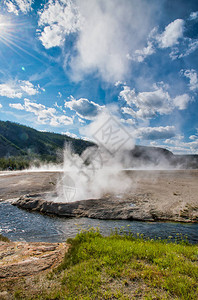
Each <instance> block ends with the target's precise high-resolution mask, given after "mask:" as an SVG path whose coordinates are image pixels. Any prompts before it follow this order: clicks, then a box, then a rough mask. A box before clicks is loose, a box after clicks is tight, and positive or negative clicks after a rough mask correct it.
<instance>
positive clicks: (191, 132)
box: [0, 0, 198, 154]
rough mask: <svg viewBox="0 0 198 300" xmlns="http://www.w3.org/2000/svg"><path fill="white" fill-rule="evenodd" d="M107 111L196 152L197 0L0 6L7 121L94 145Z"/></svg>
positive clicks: (11, 1)
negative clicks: (90, 133)
mask: <svg viewBox="0 0 198 300" xmlns="http://www.w3.org/2000/svg"><path fill="white" fill-rule="evenodd" d="M104 114H106V115H107V114H109V115H110V116H113V117H115V118H116V120H118V121H117V122H119V124H120V126H122V128H125V129H126V130H127V131H128V132H129V133H130V134H131V136H132V137H133V139H134V141H135V143H136V144H139V145H147V146H157V147H163V148H166V149H169V150H170V151H172V152H173V153H175V154H198V2H197V0H188V1H186V0H160V1H158V0H56V1H53V0H41V1H40V0H1V1H0V120H3V121H7V120H9V121H12V122H17V123H20V124H24V125H27V126H30V127H33V128H35V129H37V130H40V131H50V132H56V133H62V134H66V135H69V136H72V137H78V138H84V139H87V138H89V139H92V136H88V134H87V132H88V131H86V130H84V129H85V128H86V127H87V126H91V125H92V124H93V123H94V122H95V121H96V120H97V123H98V122H99V124H101V126H102V122H103V120H104V118H103V117H102V116H103V115H104ZM93 135H94V134H93Z"/></svg>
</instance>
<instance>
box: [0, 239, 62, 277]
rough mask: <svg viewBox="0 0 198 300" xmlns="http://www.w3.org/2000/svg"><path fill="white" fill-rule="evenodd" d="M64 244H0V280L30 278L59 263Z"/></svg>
mask: <svg viewBox="0 0 198 300" xmlns="http://www.w3.org/2000/svg"><path fill="white" fill-rule="evenodd" d="M66 249H67V245H66V244H65V243H42V242H39V243H25V242H0V280H2V279H11V278H17V277H22V276H30V275H33V274H35V273H38V272H41V271H43V270H46V269H49V268H51V267H53V266H55V265H56V264H57V263H58V262H60V261H61V260H62V258H63V256H64V253H65V251H66Z"/></svg>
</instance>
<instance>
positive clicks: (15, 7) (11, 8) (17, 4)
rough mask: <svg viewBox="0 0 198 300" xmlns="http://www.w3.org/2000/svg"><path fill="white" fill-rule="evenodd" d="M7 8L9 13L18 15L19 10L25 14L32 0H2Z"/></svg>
mask: <svg viewBox="0 0 198 300" xmlns="http://www.w3.org/2000/svg"><path fill="white" fill-rule="evenodd" d="M4 3H5V5H6V6H7V10H8V12H10V13H14V14H15V15H18V14H19V12H22V13H24V14H27V13H28V12H29V11H30V10H31V6H32V3H33V1H32V0H12V1H11V0H4Z"/></svg>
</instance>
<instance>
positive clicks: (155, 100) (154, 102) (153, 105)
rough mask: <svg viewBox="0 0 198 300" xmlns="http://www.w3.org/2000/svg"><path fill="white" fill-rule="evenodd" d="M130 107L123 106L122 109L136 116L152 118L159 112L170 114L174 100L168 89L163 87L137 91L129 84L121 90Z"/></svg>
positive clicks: (121, 95)
mask: <svg viewBox="0 0 198 300" xmlns="http://www.w3.org/2000/svg"><path fill="white" fill-rule="evenodd" d="M120 98H123V99H124V100H125V101H126V103H127V104H128V106H129V107H123V108H122V111H123V112H124V113H127V114H129V115H132V117H135V118H142V119H144V118H152V117H154V116H155V115H156V114H157V113H159V114H161V115H162V114H168V113H170V112H171V111H172V101H171V98H170V96H169V94H168V92H167V91H165V90H163V88H162V87H156V89H155V90H154V91H152V92H142V93H138V94H136V93H135V90H131V89H130V88H129V87H128V86H124V89H123V90H122V91H121V92H120Z"/></svg>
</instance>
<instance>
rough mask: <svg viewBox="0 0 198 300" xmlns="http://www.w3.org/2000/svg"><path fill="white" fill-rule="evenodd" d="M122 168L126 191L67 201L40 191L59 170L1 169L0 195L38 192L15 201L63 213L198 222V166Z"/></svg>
mask: <svg viewBox="0 0 198 300" xmlns="http://www.w3.org/2000/svg"><path fill="white" fill-rule="evenodd" d="M124 172H126V173H127V174H128V176H129V178H130V180H131V190H130V191H129V192H128V193H127V194H122V195H113V194H112V195H105V196H104V197H102V198H101V199H93V200H85V201H84V200H82V201H78V202H73V203H69V204H68V203H62V204H58V203H53V202H52V201H51V202H50V201H47V200H45V198H44V197H43V193H46V192H50V191H51V192H52V191H54V189H55V186H56V182H57V180H59V179H60V177H61V172H49V171H48V172H16V173H15V172H10V173H6V174H5V173H1V175H0V178H1V180H0V195H1V196H0V198H1V199H2V200H8V199H16V198H19V197H20V196H21V195H26V194H38V193H39V195H37V196H35V195H34V197H22V198H21V200H18V201H17V205H18V206H19V207H23V208H27V209H30V210H37V211H41V212H43V213H48V214H55V215H60V216H65V217H75V216H78V217H80V216H87V217H91V218H101V219H135V220H145V221H148V220H149V221H153V220H169V221H182V222H198V196H197V195H198V185H197V182H198V170H163V171H159V170H158V171H156V170H153V171H148V170H147V171H142V170H141V171H139V170H132V171H124ZM120 184H122V182H120ZM112 192H113V191H112ZM63 202H64V199H63Z"/></svg>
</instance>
